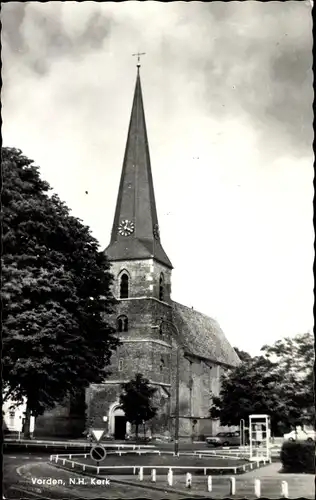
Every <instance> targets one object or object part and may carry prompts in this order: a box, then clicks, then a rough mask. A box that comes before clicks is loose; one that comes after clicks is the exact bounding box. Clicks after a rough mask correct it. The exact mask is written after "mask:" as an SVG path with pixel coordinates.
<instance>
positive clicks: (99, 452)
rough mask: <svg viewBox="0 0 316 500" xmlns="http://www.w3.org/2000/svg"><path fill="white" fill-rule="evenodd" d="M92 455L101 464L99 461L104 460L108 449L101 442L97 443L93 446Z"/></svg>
mask: <svg viewBox="0 0 316 500" xmlns="http://www.w3.org/2000/svg"><path fill="white" fill-rule="evenodd" d="M90 457H91V458H92V460H95V461H96V462H97V465H99V462H101V461H102V460H104V459H105V457H106V449H105V448H104V447H103V446H101V445H100V444H97V445H95V446H93V448H91V450H90Z"/></svg>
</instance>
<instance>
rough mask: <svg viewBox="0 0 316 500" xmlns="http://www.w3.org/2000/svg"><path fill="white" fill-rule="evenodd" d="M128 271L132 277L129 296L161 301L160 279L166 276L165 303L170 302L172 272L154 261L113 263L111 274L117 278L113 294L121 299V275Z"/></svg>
mask: <svg viewBox="0 0 316 500" xmlns="http://www.w3.org/2000/svg"><path fill="white" fill-rule="evenodd" d="M124 271H127V273H128V275H129V277H130V290H129V296H130V297H131V298H135V297H155V298H157V299H159V278H160V274H161V273H163V275H164V282H165V301H166V302H170V296H171V270H170V269H168V268H167V267H166V266H163V265H162V264H160V263H159V262H156V261H154V260H153V259H148V260H145V259H144V260H130V261H126V262H124V261H119V262H112V263H111V272H112V274H113V276H114V278H115V280H114V284H113V294H114V296H115V297H116V298H119V297H120V280H119V277H120V275H121V274H122V273H123V272H124Z"/></svg>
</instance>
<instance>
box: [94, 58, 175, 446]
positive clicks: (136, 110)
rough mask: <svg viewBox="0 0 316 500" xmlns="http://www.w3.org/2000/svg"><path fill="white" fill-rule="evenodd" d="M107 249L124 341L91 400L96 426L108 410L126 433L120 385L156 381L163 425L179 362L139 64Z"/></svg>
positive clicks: (112, 429) (117, 432)
mask: <svg viewBox="0 0 316 500" xmlns="http://www.w3.org/2000/svg"><path fill="white" fill-rule="evenodd" d="M105 253H106V255H107V257H108V259H109V261H110V262H111V272H112V274H113V276H114V283H113V290H112V291H113V295H114V296H115V298H116V299H117V300H118V305H117V306H116V318H115V319H114V321H115V326H116V330H117V335H118V337H119V338H120V341H121V343H122V344H121V345H120V346H119V347H118V349H117V351H116V352H115V353H113V355H112V357H111V365H110V367H109V370H108V371H109V372H110V375H109V376H107V377H106V379H105V381H104V383H103V384H102V387H100V386H99V387H98V388H97V387H95V388H94V389H95V390H97V391H98V395H97V394H94V395H93V392H94V391H93V387H92V388H91V390H90V391H89V392H90V398H89V399H90V401H88V405H89V413H90V425H91V426H92V425H94V426H97V425H102V421H101V414H103V415H104V416H106V417H107V422H108V434H109V435H111V436H113V437H115V438H116V439H122V438H124V435H125V433H126V432H129V430H130V427H129V424H128V423H127V422H126V420H125V417H124V414H123V412H122V410H121V409H120V408H119V395H120V393H121V390H122V389H121V384H122V383H124V382H127V381H129V380H131V379H132V378H134V377H135V375H136V373H141V374H142V375H143V376H145V377H146V378H147V379H149V380H150V382H151V384H152V385H153V386H154V387H156V388H157V398H158V401H157V402H158V406H159V409H160V412H159V416H158V417H157V418H156V426H158V427H159V429H161V428H162V427H164V424H163V422H165V425H166V426H168V425H169V424H168V418H167V416H168V415H169V414H170V393H171V390H170V389H171V382H172V381H171V365H172V363H173V361H172V338H171V337H172V331H168V330H169V329H168V328H166V326H162V325H163V323H162V320H163V319H164V320H169V321H170V320H171V319H172V304H171V298H170V294H171V270H172V264H171V262H170V260H169V258H168V256H167V254H166V252H165V251H164V249H163V247H162V244H161V240H160V234H159V226H158V217H157V209H156V202H155V195H154V186H153V178H152V172H151V164H150V155H149V145H148V137H147V130H146V121H145V113H144V106H143V97H142V88H141V80H140V64H139V62H138V65H137V76H136V85H135V92H134V99H133V104H132V111H131V117H130V123H129V129H128V136H127V142H126V148H125V155H124V159H123V168H122V174H121V180H120V185H119V190H118V196H117V203H116V209H115V215H114V221H113V227H112V234H111V241H110V244H109V245H108V247H107V248H106V250H105ZM100 391H101V392H100ZM100 407H102V410H101V408H100ZM162 421H163V422H162ZM152 425H155V422H153V423H152ZM153 430H154V429H153Z"/></svg>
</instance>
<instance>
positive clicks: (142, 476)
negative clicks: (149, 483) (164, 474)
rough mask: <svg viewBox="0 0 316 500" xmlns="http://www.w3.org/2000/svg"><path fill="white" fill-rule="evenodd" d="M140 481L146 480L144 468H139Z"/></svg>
mask: <svg viewBox="0 0 316 500" xmlns="http://www.w3.org/2000/svg"><path fill="white" fill-rule="evenodd" d="M138 479H139V480H140V481H142V480H143V479H144V469H143V467H140V468H139V473H138Z"/></svg>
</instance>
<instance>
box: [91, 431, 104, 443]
mask: <svg viewBox="0 0 316 500" xmlns="http://www.w3.org/2000/svg"><path fill="white" fill-rule="evenodd" d="M90 432H91V434H92V436H93V437H94V439H95V440H96V442H97V443H98V442H99V441H100V440H101V438H102V436H103V434H104V432H105V430H104V429H91V431H90Z"/></svg>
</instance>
